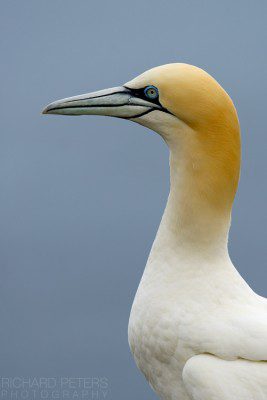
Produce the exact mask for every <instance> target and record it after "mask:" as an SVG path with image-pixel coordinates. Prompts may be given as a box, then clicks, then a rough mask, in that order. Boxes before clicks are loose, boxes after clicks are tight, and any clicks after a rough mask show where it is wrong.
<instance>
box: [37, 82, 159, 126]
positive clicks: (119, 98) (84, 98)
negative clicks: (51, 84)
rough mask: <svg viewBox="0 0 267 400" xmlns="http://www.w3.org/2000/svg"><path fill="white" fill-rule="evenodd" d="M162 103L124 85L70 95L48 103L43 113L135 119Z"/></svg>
mask: <svg viewBox="0 0 267 400" xmlns="http://www.w3.org/2000/svg"><path fill="white" fill-rule="evenodd" d="M160 108H161V107H160V105H157V104H154V103H151V102H149V101H146V100H144V99H142V98H139V97H136V96H135V95H134V92H133V91H132V90H131V89H129V88H126V87H124V86H119V87H114V88H111V89H105V90H100V91H98V92H92V93H87V94H83V95H80V96H74V97H68V98H66V99H62V100H58V101H55V102H53V103H50V104H48V106H46V107H45V109H44V110H43V114H61V115H106V116H111V117H118V118H126V119H134V118H138V117H141V116H143V115H145V114H147V113H149V112H150V111H153V110H154V109H160Z"/></svg>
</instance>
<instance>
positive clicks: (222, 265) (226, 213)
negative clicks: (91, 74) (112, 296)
mask: <svg viewBox="0 0 267 400" xmlns="http://www.w3.org/2000/svg"><path fill="white" fill-rule="evenodd" d="M43 113H44V114H63V115H85V114H86V115H91V114H95V115H107V116H113V117H119V118H124V119H129V120H131V121H134V122H137V123H138V124H141V125H144V126H145V127H148V128H150V129H152V130H154V131H156V132H157V133H158V134H159V135H160V136H161V137H162V138H163V139H164V141H165V142H166V144H167V145H168V147H169V150H170V194H169V197H168V201H167V205H166V209H165V211H164V214H163V217H162V220H161V223H160V226H159V229H158V232H157V235H156V238H155V241H154V243H153V246H152V249H151V252H150V255H149V258H148V261H147V265H146V267H145V270H144V274H143V276H142V279H141V282H140V285H139V287H138V290H137V293H136V296H135V299H134V303H133V306H132V310H131V315H130V320H129V328H128V336H129V344H130V348H131V351H132V353H133V356H134V359H135V361H136V364H137V366H138V367H139V369H140V370H141V371H142V372H143V374H144V375H145V377H146V379H147V380H148V382H149V384H150V385H151V386H152V388H153V389H154V390H155V392H156V393H157V394H158V395H159V397H160V398H161V399H163V400H188V399H191V400H266V399H267V299H265V298H263V297H260V296H259V295H257V294H256V293H255V292H253V290H252V289H251V288H250V287H249V286H248V284H247V283H246V282H245V281H244V280H243V278H242V277H241V276H240V275H239V273H238V272H237V270H236V269H235V267H234V265H233V264H232V262H231V259H230V257H229V254H228V244H227V243H228V233H229V227H230V221H231V209H232V204H233V200H234V197H235V193H236V190H237V185H238V180H239V171H240V152H241V150H240V147H241V145H240V128H239V122H238V116H237V112H236V110H235V107H234V105H233V102H232V100H231V99H230V97H229V95H228V94H227V93H226V92H225V90H224V89H223V88H222V87H221V86H220V85H219V83H218V82H217V81H216V80H215V79H214V78H212V77H211V76H210V75H209V74H208V73H206V72H205V71H203V70H202V69H200V68H198V67H195V66H192V65H187V64H182V63H174V64H167V65H163V66H160V67H156V68H153V69H151V70H149V71H146V72H144V73H143V74H141V75H140V76H138V77H137V78H135V79H133V80H131V81H129V82H127V83H126V84H124V85H123V86H119V87H115V88H112V89H107V90H102V91H98V92H93V93H89V94H84V95H81V96H75V97H70V98H66V99H63V100H59V101H56V102H53V103H51V104H49V105H48V106H47V107H46V108H45V109H44V111H43Z"/></svg>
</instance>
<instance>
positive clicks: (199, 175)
mask: <svg viewBox="0 0 267 400" xmlns="http://www.w3.org/2000/svg"><path fill="white" fill-rule="evenodd" d="M147 85H153V86H155V87H157V88H158V91H159V101H160V103H161V104H162V106H163V107H164V108H166V109H167V110H168V111H170V112H171V113H172V114H173V115H174V116H175V117H177V119H178V120H179V121H180V122H182V124H177V126H175V124H174V125H172V127H171V129H169V130H168V128H167V129H166V134H165V137H164V138H165V139H166V141H167V142H169V145H170V147H172V149H171V150H172V151H174V152H175V147H177V148H176V151H179V146H182V147H183V152H184V154H183V158H184V161H185V160H186V161H185V163H186V166H187V167H186V168H187V172H189V171H188V170H191V178H192V182H191V183H192V185H194V186H197V187H198V189H199V193H200V195H202V196H203V197H206V200H207V199H208V200H209V205H212V206H215V207H222V208H224V209H227V208H228V209H229V207H231V205H232V202H233V199H234V196H235V192H236V189H237V185H238V179H239V170H240V128H239V122H238V117H237V113H236V110H235V107H234V104H233V102H232V100H231V99H230V97H229V95H228V94H227V93H226V92H225V90H224V89H223V88H222V87H221V86H220V85H219V83H218V82H217V81H216V80H215V79H214V78H212V77H211V76H210V75H209V74H208V73H206V72H205V71H203V70H202V69H200V68H198V67H195V66H192V65H188V64H180V63H175V64H166V65H163V66H160V67H156V68H153V69H151V70H149V71H146V72H145V73H143V74H142V75H140V76H138V77H137V78H135V79H133V80H132V81H130V82H128V83H127V84H126V86H127V87H130V88H138V87H145V86H147ZM152 114H153V113H152ZM151 119H152V115H151ZM152 123H153V122H152V121H151V124H152ZM144 124H145V125H148V126H149V122H148V123H146V122H145V123H144ZM165 124H166V123H165ZM169 125H171V122H170V123H169ZM187 128H189V129H187ZM163 136H164V134H163ZM189 176H190V174H188V175H187V179H189ZM190 186H191V185H190V184H189V185H188V191H189V193H188V194H190V190H191V189H192V187H191V188H190ZM191 193H193V191H192V192H191Z"/></svg>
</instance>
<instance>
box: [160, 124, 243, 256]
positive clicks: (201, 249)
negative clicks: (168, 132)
mask: <svg viewBox="0 0 267 400" xmlns="http://www.w3.org/2000/svg"><path fill="white" fill-rule="evenodd" d="M223 133H224V135H223ZM199 134H200V135H202V136H201V140H200V136H199ZM203 137H208V135H207V133H206V136H204V132H198V133H197V134H195V133H194V132H193V133H192V132H188V131H187V132H186V134H185V132H183V134H182V135H177V136H176V140H175V142H170V143H168V144H169V147H170V194H169V197H168V202H167V206H166V209H165V212H164V215H163V218H162V221H161V224H160V227H159V230H158V234H157V237H156V239H155V243H154V245H153V250H154V251H157V250H160V252H161V253H164V252H165V253H166V252H170V251H171V252H174V253H179V254H180V255H185V256H186V255H189V254H190V256H194V255H196V257H200V255H201V254H202V255H204V256H205V257H207V256H211V257H214V256H216V257H218V256H221V255H227V256H228V248H227V247H228V246H227V243H228V233H229V228H230V221H231V210H232V204H233V200H234V197H235V193H236V189H237V185H238V178H239V169H240V141H239V127H238V129H234V130H233V131H231V130H230V132H229V129H228V131H227V134H226V133H225V132H216V135H209V139H207V141H205V140H204V141H203ZM227 137H228V138H230V140H228V139H227ZM214 138H216V140H213V139H214Z"/></svg>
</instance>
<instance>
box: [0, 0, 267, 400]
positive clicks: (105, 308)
mask: <svg viewBox="0 0 267 400" xmlns="http://www.w3.org/2000/svg"><path fill="white" fill-rule="evenodd" d="M266 4H267V3H266V1H264V0H263V1H255V2H252V1H243V0H242V1H235V2H233V1H232V0H229V1H228V0H227V1H223V2H222V1H214V0H210V1H199V0H196V1H192V0H184V1H180V0H179V1H178V0H177V1H168V2H163V1H155V0H153V1H144V0H135V1H125V0H114V1H97V2H96V1H89V0H88V1H79V0H78V1H68V0H64V1H63V0H62V1H37V0H33V1H12V0H9V1H6V2H2V4H1V15H0V27H1V28H0V29H1V36H0V40H1V64H0V70H1V71H0V72H1V74H0V76H1V96H0V103H1V104H0V110H1V118H0V124H1V135H0V165H1V168H0V185H1V191H0V214H1V219H0V221H1V230H0V235H1V237H0V247H1V251H0V261H1V266H0V267H1V282H0V285H1V288H0V375H1V376H21V375H22V376H99V375H102V376H106V377H107V378H108V379H109V382H110V389H111V395H110V396H109V398H112V399H122V398H127V400H136V399H141V398H142V399H147V400H149V399H155V398H156V396H155V394H154V393H153V392H152V391H151V389H150V388H149V386H148V385H147V384H146V382H145V380H144V378H143V377H142V376H141V374H140V373H139V372H138V371H137V368H136V367H135V364H134V362H133V360H132V357H131V355H130V351H129V349H128V344H127V323H128V315H129V312H130V307H131V303H132V301H133V297H134V294H135V291H136V288H137V285H138V282H139V280H140V278H141V275H142V271H143V268H144V265H145V262H146V258H147V256H148V253H149V250H150V246H151V243H152V241H153V239H154V236H155V233H156V230H157V227H158V224H159V221H160V218H161V214H162V212H163V209H164V205H165V201H166V197H167V193H168V151H167V148H166V147H165V145H164V143H163V141H162V140H161V139H160V137H158V136H157V135H156V134H153V133H151V132H149V131H148V130H146V129H145V128H143V127H141V126H138V125H137V124H133V123H129V122H127V121H123V120H116V119H112V118H104V117H80V118H75V117H61V116H57V117H54V116H42V115H40V111H41V109H42V107H43V106H44V105H45V104H47V103H48V102H50V101H52V100H56V99H58V98H62V97H67V96H71V95H75V94H80V93H84V92H88V91H92V90H97V89H102V88H106V87H112V86H116V85H120V84H122V83H124V82H125V81H128V80H129V79H131V78H132V77H134V76H136V75H138V74H139V73H141V72H143V71H144V70H147V69H149V68H151V67H153V66H156V65H160V64H164V63H168V62H177V61H178V62H179V61H180V62H187V63H192V64H195V65H198V66H200V67H202V68H204V69H206V70H207V71H208V72H209V73H211V74H212V75H214V76H215V78H216V79H217V80H218V81H219V82H220V83H221V84H222V85H223V86H224V88H225V89H226V90H227V91H228V92H229V93H230V95H231V96H232V98H233V100H234V102H235V104H236V106H237V109H238V113H239V117H240V121H241V127H242V137H243V168H242V179H241V183H240V187H239V192H238V196H237V199H236V202H235V207H234V213H233V223H232V229H231V238H230V239H231V242H230V252H231V256H232V259H233V261H234V262H235V264H236V266H237V267H238V269H239V271H240V272H241V273H242V275H243V276H244V277H245V279H246V280H247V281H248V282H249V284H250V285H251V286H252V288H253V289H254V290H256V291H257V292H258V293H260V294H262V295H265V296H267V279H266V277H267V273H266V255H267V254H266V222H267V221H266V211H265V210H266V202H267V190H266V144H267V136H266V92H267V87H266V85H267V79H266V67H267V66H266V60H267V58H266V11H267V9H266V8H267V7H266Z"/></svg>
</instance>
